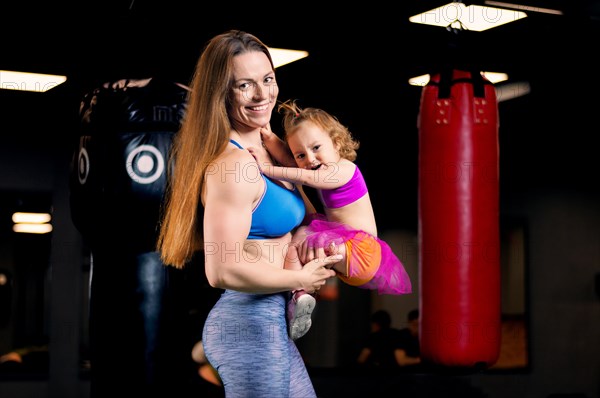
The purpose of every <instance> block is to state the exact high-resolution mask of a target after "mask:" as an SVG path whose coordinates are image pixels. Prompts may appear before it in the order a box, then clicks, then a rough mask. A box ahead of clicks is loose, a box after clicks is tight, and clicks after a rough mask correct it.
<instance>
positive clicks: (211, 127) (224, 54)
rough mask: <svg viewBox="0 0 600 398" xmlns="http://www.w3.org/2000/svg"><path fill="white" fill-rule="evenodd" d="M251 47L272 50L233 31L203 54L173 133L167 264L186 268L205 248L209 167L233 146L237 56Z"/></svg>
mask: <svg viewBox="0 0 600 398" xmlns="http://www.w3.org/2000/svg"><path fill="white" fill-rule="evenodd" d="M249 51H260V52H263V53H265V54H266V55H267V58H268V59H269V61H270V62H271V66H272V65H273V61H272V60H271V55H270V53H269V49H268V48H267V46H265V45H264V44H263V43H262V42H261V41H260V40H259V39H258V38H257V37H255V36H253V35H251V34H249V33H246V32H243V31H237V30H236V31H229V32H225V33H223V34H220V35H218V36H215V37H214V38H212V39H211V40H210V41H209V42H208V43H207V45H206V47H205V49H204V51H203V52H202V55H201V56H200V58H199V59H198V62H197V64H196V69H195V71H194V75H193V77H192V82H191V85H190V88H191V90H190V92H189V93H188V97H187V104H186V113H185V117H184V119H183V122H182V125H181V128H180V129H179V131H178V132H177V134H176V135H175V137H174V139H173V145H172V147H171V154H170V159H171V160H170V162H169V183H168V185H167V190H166V193H165V202H164V205H163V209H162V210H163V211H162V217H161V222H160V231H159V236H158V241H157V246H156V248H157V251H158V252H159V253H160V258H161V260H162V262H163V263H164V264H167V265H172V266H174V267H177V268H182V267H183V266H184V265H185V263H186V262H188V261H189V260H191V258H192V256H193V254H194V253H195V252H196V251H198V250H201V249H202V245H203V243H202V231H201V230H202V209H203V208H202V203H201V202H200V196H201V193H202V190H203V187H204V182H205V173H206V170H207V168H208V166H209V165H210V164H211V162H213V161H214V160H215V159H216V158H217V157H218V156H219V155H220V154H221V153H222V152H223V151H224V150H225V147H226V146H227V142H228V141H229V134H230V131H231V122H230V120H229V117H228V108H229V107H228V99H229V93H230V89H231V85H232V84H233V66H232V65H233V62H232V60H233V57H235V56H236V55H239V54H243V53H246V52H249Z"/></svg>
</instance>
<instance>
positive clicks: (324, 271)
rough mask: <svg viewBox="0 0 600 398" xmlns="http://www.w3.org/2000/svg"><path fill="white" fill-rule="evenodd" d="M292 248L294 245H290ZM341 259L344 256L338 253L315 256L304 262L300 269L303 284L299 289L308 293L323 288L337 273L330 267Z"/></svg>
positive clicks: (291, 248)
mask: <svg viewBox="0 0 600 398" xmlns="http://www.w3.org/2000/svg"><path fill="white" fill-rule="evenodd" d="M290 250H294V249H293V246H290ZM341 259H342V256H341V255H339V254H336V255H334V256H328V257H323V258H315V259H314V260H312V261H309V262H308V263H306V264H304V267H302V270H301V271H299V272H301V273H302V274H303V275H302V278H301V280H302V286H300V287H299V289H303V290H305V291H306V292H308V293H314V292H316V291H318V290H319V289H321V287H322V286H323V285H324V284H325V283H326V282H327V279H329V278H331V277H334V276H335V275H336V273H335V271H334V270H332V269H330V268H331V267H332V266H333V264H335V263H337V262H338V261H340V260H341Z"/></svg>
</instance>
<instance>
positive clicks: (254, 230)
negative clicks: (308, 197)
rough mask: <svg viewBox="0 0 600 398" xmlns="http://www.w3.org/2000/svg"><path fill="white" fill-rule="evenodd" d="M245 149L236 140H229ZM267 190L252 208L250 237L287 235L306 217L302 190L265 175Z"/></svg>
mask: <svg viewBox="0 0 600 398" xmlns="http://www.w3.org/2000/svg"><path fill="white" fill-rule="evenodd" d="M229 141H230V142H231V143H232V144H234V145H235V146H237V147H238V148H240V149H244V148H243V147H242V146H241V145H240V144H238V143H237V142H235V141H234V140H229ZM262 177H263V178H264V180H265V190H264V192H263V194H262V197H261V198H260V199H259V201H258V203H257V204H256V206H255V207H254V209H252V223H251V225H250V233H249V234H248V239H270V238H277V237H280V236H283V235H285V234H286V233H288V232H290V231H291V230H293V229H294V228H296V227H297V226H298V225H300V223H301V222H302V220H303V219H304V214H305V211H306V208H305V207H304V200H302V195H300V191H299V190H298V189H297V188H296V187H294V189H287V188H285V187H283V186H281V185H279V184H277V183H275V182H274V181H272V180H271V179H270V178H268V177H266V176H265V175H263V176H262Z"/></svg>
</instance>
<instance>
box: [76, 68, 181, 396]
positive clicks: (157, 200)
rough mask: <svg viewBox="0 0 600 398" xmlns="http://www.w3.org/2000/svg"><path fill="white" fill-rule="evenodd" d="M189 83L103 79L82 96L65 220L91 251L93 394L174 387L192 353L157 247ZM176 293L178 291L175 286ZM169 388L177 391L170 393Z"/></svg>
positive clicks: (170, 273)
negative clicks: (173, 146) (170, 160)
mask: <svg viewBox="0 0 600 398" xmlns="http://www.w3.org/2000/svg"><path fill="white" fill-rule="evenodd" d="M186 94H187V90H186V87H184V86H182V85H179V84H176V83H174V82H170V81H162V80H159V79H155V78H153V79H146V80H120V81H116V82H111V83H106V84H104V85H103V86H102V87H100V88H97V89H95V90H94V91H92V92H90V93H88V94H87V95H85V96H84V97H83V99H82V101H81V107H80V118H81V127H80V137H79V146H78V148H77V150H76V151H75V154H74V157H73V164H72V170H71V176H70V188H71V192H70V195H71V198H70V200H71V216H72V219H73V222H74V224H75V226H76V227H77V228H78V230H79V231H80V232H81V233H82V235H83V237H84V239H85V240H86V242H87V243H88V245H89V247H90V249H91V257H92V272H91V275H92V276H91V288H90V323H89V327H90V360H91V395H92V397H94V398H104V397H107V396H111V395H114V394H116V393H118V392H119V391H121V392H125V393H133V394H135V395H136V396H148V395H152V394H153V393H157V392H159V391H161V390H162V388H163V387H165V386H170V387H171V388H172V389H173V388H176V387H177V385H180V384H181V383H182V382H184V380H178V378H181V377H183V375H185V374H186V373H185V370H184V369H181V367H182V366H184V365H185V364H186V363H187V362H186V360H187V359H188V358H189V355H190V353H189V347H188V346H187V345H184V344H183V341H184V339H182V338H181V337H182V336H181V329H182V328H181V325H182V324H183V323H184V322H185V317H186V313H185V306H184V305H182V303H180V302H179V301H178V300H180V297H179V296H178V293H177V292H178V287H179V286H178V283H180V281H181V278H182V277H181V276H180V273H178V271H179V270H177V269H175V268H173V267H166V266H164V264H162V263H161V261H160V259H159V257H158V253H156V252H155V251H154V250H155V249H154V248H155V242H156V238H157V236H158V227H157V224H158V220H159V211H160V207H161V205H162V200H163V194H164V191H165V187H166V182H167V168H168V167H167V166H168V165H167V162H168V153H169V150H170V146H171V141H172V138H173V135H174V133H175V132H176V131H177V129H178V128H179V125H180V122H181V119H182V116H183V114H184V110H185V100H186ZM179 290H180V289H179ZM171 391H174V390H171Z"/></svg>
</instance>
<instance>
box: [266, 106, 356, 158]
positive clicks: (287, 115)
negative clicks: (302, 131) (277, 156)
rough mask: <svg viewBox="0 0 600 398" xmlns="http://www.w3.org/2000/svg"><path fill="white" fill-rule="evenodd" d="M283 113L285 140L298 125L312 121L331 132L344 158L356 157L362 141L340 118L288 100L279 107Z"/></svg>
mask: <svg viewBox="0 0 600 398" xmlns="http://www.w3.org/2000/svg"><path fill="white" fill-rule="evenodd" d="M277 111H278V112H279V113H281V114H283V129H284V131H285V140H286V141H287V140H288V138H289V137H291V136H292V135H294V133H295V132H296V130H297V128H298V126H299V125H300V124H301V123H303V122H311V123H313V124H315V125H316V126H318V127H320V128H321V129H323V131H325V132H327V134H329V137H330V138H331V140H332V141H333V144H334V145H335V146H339V148H340V149H339V154H340V156H341V157H342V158H344V159H348V160H349V161H351V162H353V161H354V160H355V159H356V150H357V149H358V147H359V146H360V143H359V142H358V141H356V140H355V139H354V137H353V136H352V133H350V130H348V128H347V127H346V126H344V125H343V124H341V123H340V122H339V120H338V119H337V118H336V117H335V116H332V115H330V114H329V113H327V112H325V111H324V110H322V109H318V108H304V109H303V108H300V107H299V106H298V105H297V104H296V101H292V100H288V101H285V102H283V103H281V104H279V107H278V108H277Z"/></svg>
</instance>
